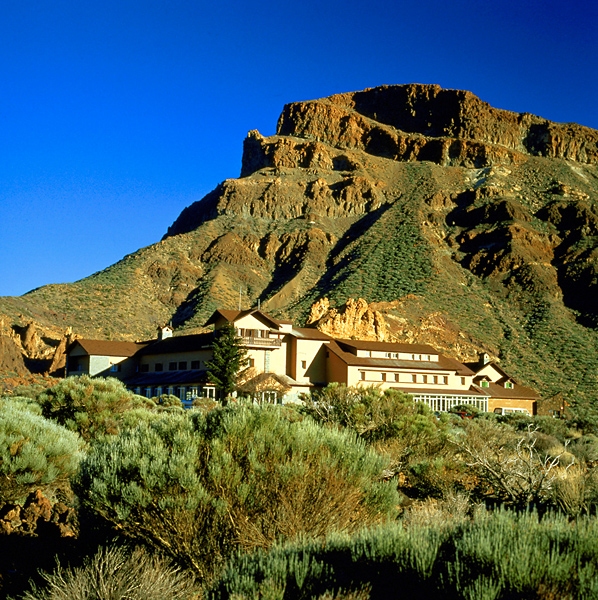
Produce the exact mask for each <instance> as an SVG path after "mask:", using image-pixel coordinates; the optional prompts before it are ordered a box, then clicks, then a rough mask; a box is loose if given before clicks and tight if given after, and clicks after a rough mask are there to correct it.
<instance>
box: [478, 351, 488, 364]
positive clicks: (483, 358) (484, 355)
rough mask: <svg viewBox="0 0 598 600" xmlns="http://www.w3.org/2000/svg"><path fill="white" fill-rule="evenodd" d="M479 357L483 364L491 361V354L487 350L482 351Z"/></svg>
mask: <svg viewBox="0 0 598 600" xmlns="http://www.w3.org/2000/svg"><path fill="white" fill-rule="evenodd" d="M478 357H479V363H480V364H481V365H487V364H488V363H489V362H490V355H489V354H488V353H487V352H480V353H479V354H478Z"/></svg>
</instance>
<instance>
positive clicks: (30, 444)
mask: <svg viewBox="0 0 598 600" xmlns="http://www.w3.org/2000/svg"><path fill="white" fill-rule="evenodd" d="M32 408H33V409H32ZM81 449H82V441H81V439H80V438H79V436H78V435H77V434H76V433H73V432H71V431H68V430H67V429H65V428H64V427H62V426H61V425H58V424H57V423H54V422H52V421H50V420H48V419H45V418H44V417H42V416H41V415H39V414H36V410H35V406H33V407H32V405H31V403H29V402H27V401H26V400H23V399H19V398H14V399H8V398H4V399H0V482H1V483H0V507H1V506H3V505H4V504H6V503H7V502H15V501H23V499H24V498H25V496H27V494H29V493H30V492H31V491H33V490H35V489H40V488H41V489H43V490H45V491H47V492H49V493H52V492H53V491H54V490H55V489H57V488H59V487H60V486H65V485H66V486H68V480H69V478H70V477H71V476H72V475H73V474H74V472H75V471H76V469H77V466H78V464H79V460H80V459H81Z"/></svg>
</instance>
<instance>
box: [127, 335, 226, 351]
mask: <svg viewBox="0 0 598 600" xmlns="http://www.w3.org/2000/svg"><path fill="white" fill-rule="evenodd" d="M213 341H214V334H213V333H211V332H207V333H195V334H193V335H178V336H174V337H169V338H166V339H163V340H156V341H155V342H152V343H150V344H148V345H147V346H145V347H144V348H143V350H141V351H140V352H139V355H140V356H150V355H153V354H175V353H178V352H195V351H197V350H202V349H204V348H209V347H210V346H211V345H212V342H213Z"/></svg>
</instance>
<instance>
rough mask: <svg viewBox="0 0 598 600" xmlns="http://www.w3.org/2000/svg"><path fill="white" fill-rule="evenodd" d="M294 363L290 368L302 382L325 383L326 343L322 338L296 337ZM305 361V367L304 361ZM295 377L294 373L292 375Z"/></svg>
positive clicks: (292, 358) (292, 355)
mask: <svg viewBox="0 0 598 600" xmlns="http://www.w3.org/2000/svg"><path fill="white" fill-rule="evenodd" d="M291 360H292V361H293V364H292V366H291V368H290V371H291V372H294V373H295V375H294V378H295V379H296V380H297V381H298V382H300V383H305V382H312V383H324V382H325V381H326V344H325V343H324V342H323V341H321V340H304V339H301V338H295V340H294V352H293V353H292V354H291ZM303 362H305V367H303V365H302V363H303ZM291 377H293V375H291Z"/></svg>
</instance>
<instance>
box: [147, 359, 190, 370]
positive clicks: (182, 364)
mask: <svg viewBox="0 0 598 600" xmlns="http://www.w3.org/2000/svg"><path fill="white" fill-rule="evenodd" d="M189 364H191V370H192V371H197V370H199V369H200V368H201V361H200V360H192V361H191V363H189V362H188V361H186V360H181V361H178V362H174V361H173V362H169V363H168V370H169V371H187V370H188V365H189ZM149 369H150V366H149V365H148V364H143V365H141V372H142V373H148V372H149ZM154 371H155V372H156V373H161V372H162V371H164V364H163V363H155V364H154Z"/></svg>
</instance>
